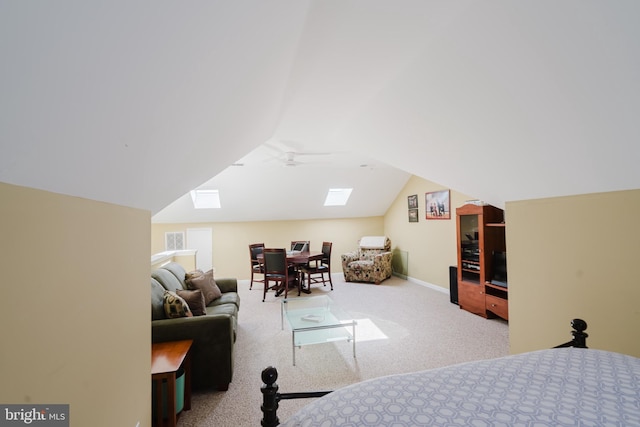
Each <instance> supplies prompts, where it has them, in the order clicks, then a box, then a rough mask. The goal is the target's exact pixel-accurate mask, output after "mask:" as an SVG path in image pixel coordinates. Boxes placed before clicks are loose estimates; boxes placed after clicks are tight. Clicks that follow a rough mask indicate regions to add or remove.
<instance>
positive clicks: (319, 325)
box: [281, 295, 356, 365]
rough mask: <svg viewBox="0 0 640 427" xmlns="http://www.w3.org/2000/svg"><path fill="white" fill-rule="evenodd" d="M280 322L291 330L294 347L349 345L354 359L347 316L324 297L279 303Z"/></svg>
mask: <svg viewBox="0 0 640 427" xmlns="http://www.w3.org/2000/svg"><path fill="white" fill-rule="evenodd" d="M281 307H282V312H281V317H282V319H281V321H282V329H284V319H286V320H287V323H288V324H289V326H290V327H291V331H292V340H293V343H292V344H293V346H294V355H293V357H294V365H295V347H301V346H303V345H309V344H320V343H326V342H331V341H340V340H346V341H353V344H354V349H353V350H354V357H355V326H356V321H355V320H353V318H352V317H351V316H349V314H348V313H346V312H345V311H343V310H342V309H341V308H340V307H338V306H337V305H336V304H335V303H334V302H333V301H332V300H331V298H329V297H328V296H326V295H321V296H316V297H303V298H300V297H298V298H288V299H283V300H282V306H281Z"/></svg>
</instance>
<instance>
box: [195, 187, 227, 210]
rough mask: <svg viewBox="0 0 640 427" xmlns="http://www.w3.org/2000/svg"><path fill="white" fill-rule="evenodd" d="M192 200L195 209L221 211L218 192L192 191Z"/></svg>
mask: <svg viewBox="0 0 640 427" xmlns="http://www.w3.org/2000/svg"><path fill="white" fill-rule="evenodd" d="M191 200H192V201H193V207H194V208H195V209H220V193H219V192H218V190H191Z"/></svg>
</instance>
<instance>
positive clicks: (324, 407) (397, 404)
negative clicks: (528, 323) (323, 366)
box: [261, 319, 640, 427]
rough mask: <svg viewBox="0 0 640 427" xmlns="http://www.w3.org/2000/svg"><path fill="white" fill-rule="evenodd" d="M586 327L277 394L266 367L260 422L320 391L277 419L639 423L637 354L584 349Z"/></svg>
mask: <svg viewBox="0 0 640 427" xmlns="http://www.w3.org/2000/svg"><path fill="white" fill-rule="evenodd" d="M577 322H582V323H578V326H580V327H582V326H584V329H586V323H584V322H583V321H581V320H579V319H576V320H574V322H573V324H574V328H575V327H576V326H575V325H576V323H577ZM583 324H584V325H583ZM584 329H582V331H578V330H574V332H572V333H573V335H574V340H572V341H570V342H568V343H565V344H562V345H560V346H558V347H556V348H553V349H548V350H539V351H533V352H529V353H523V354H518V355H511V356H506V357H502V358H498V359H491V360H482V361H477V362H469V363H464V364H459V365H454V366H448V367H443V368H438V369H430V370H426V371H420V372H412V373H407V374H399V375H390V376H385V377H381V378H375V379H371V380H367V381H363V382H360V383H357V384H353V385H350V386H347V387H343V388H341V389H339V390H336V391H333V392H312V393H278V392H277V385H276V384H275V379H277V371H275V369H274V368H271V369H273V370H270V368H267V369H265V370H264V371H263V381H264V382H265V384H264V385H263V387H262V390H261V391H262V393H263V399H264V401H263V405H262V411H263V414H264V416H263V420H262V425H263V426H266V427H268V426H275V425H279V420H278V417H277V415H276V412H275V411H276V409H277V406H278V404H277V402H278V401H279V400H281V399H291V398H298V397H318V399H316V400H314V401H312V403H310V404H308V405H306V406H304V407H303V408H302V409H300V410H299V411H298V412H296V413H295V414H294V415H293V416H292V417H291V418H289V419H288V420H286V421H285V422H284V423H282V424H280V425H282V426H323V427H324V426H454V425H469V426H517V425H522V426H640V385H639V384H640V359H638V358H635V357H632V356H628V355H623V354H619V353H614V352H609V351H603V350H594V349H587V348H586V342H585V341H584V340H585V339H586V334H585V333H584ZM576 337H577V338H578V340H582V342H581V344H582V345H580V342H578V345H577V346H576ZM274 371H275V378H273V375H274ZM270 375H271V376H270ZM272 380H273V381H272ZM274 390H275V391H274ZM271 404H273V405H271ZM272 406H273V407H272Z"/></svg>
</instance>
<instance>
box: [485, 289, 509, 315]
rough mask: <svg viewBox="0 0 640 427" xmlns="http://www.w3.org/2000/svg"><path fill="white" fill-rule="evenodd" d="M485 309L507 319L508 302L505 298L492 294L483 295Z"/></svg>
mask: <svg viewBox="0 0 640 427" xmlns="http://www.w3.org/2000/svg"><path fill="white" fill-rule="evenodd" d="M485 301H486V307H487V311H490V312H492V313H493V314H495V315H498V316H500V317H502V318H503V319H505V320H509V303H508V301H507V300H506V299H502V298H498V297H496V296H494V295H489V294H487V295H486V296H485Z"/></svg>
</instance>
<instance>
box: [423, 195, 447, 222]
mask: <svg viewBox="0 0 640 427" xmlns="http://www.w3.org/2000/svg"><path fill="white" fill-rule="evenodd" d="M424 210H425V212H426V215H425V216H426V219H451V203H450V201H449V190H442V191H433V192H431V193H425V205H424Z"/></svg>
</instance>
